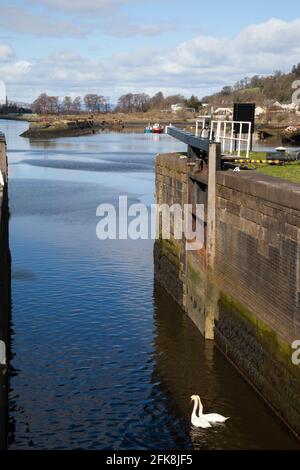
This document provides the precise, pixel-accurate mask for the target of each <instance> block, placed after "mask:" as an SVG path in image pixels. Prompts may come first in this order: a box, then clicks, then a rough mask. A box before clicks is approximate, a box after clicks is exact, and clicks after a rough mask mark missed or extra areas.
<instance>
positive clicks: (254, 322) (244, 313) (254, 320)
mask: <svg viewBox="0 0 300 470" xmlns="http://www.w3.org/2000/svg"><path fill="white" fill-rule="evenodd" d="M219 304H220V310H221V311H222V312H223V313H224V314H226V313H230V314H234V315H237V316H241V317H242V318H243V319H244V320H246V321H247V323H248V324H249V326H250V327H251V328H252V330H253V334H254V335H255V337H256V338H257V340H258V341H259V342H260V343H261V344H262V346H263V348H264V349H265V350H266V351H267V352H268V353H269V354H271V355H272V356H273V357H274V358H276V360H277V361H280V362H281V363H282V364H283V365H284V367H286V368H287V369H288V370H289V371H290V372H291V373H292V374H293V376H294V377H295V378H297V379H299V380H300V366H296V365H294V364H293V363H292V354H293V352H294V350H293V349H292V346H291V344H289V343H288V342H286V341H284V340H283V339H282V338H280V337H279V336H278V335H277V334H276V332H275V331H274V330H273V329H272V328H271V327H269V326H268V325H267V324H266V323H264V322H263V321H262V320H260V319H259V318H258V317H257V316H256V315H255V314H254V313H252V312H251V311H250V310H248V309H247V308H245V307H244V306H243V305H241V304H240V303H238V302H236V301H235V300H234V299H233V298H232V297H229V296H228V295H227V294H225V293H224V292H222V293H221V295H220V300H219Z"/></svg>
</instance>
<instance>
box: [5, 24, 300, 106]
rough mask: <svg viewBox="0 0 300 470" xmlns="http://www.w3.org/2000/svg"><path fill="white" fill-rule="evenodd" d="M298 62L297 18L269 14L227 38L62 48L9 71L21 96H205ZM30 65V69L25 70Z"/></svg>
mask: <svg viewBox="0 0 300 470" xmlns="http://www.w3.org/2000/svg"><path fill="white" fill-rule="evenodd" d="M282 43H283V44H284V47H283V46H282ZM298 62H300V19H296V20H293V21H290V22H285V21H282V20H277V19H271V20H269V21H267V22H265V23H261V24H256V25H250V26H249V27H247V28H245V29H244V30H243V31H242V32H240V33H239V34H238V35H237V36H236V37H234V38H231V39H229V38H227V37H224V38H221V37H214V36H211V35H210V36H209V35H205V34H203V33H202V34H201V35H199V36H197V37H195V38H193V39H191V40H189V41H185V42H182V43H179V44H177V45H175V46H174V48H173V49H170V48H165V49H160V50H159V51H157V49H153V50H149V49H146V48H143V49H138V50H135V51H131V50H129V51H128V53H127V54H124V53H122V54H121V53H120V54H118V55H115V56H114V57H111V58H109V59H101V58H97V57H94V58H93V59H88V58H84V57H81V56H80V55H79V54H77V53H74V52H72V51H71V52H70V51H60V52H58V53H57V54H56V55H52V56H48V57H45V58H43V59H38V60H35V61H32V63H31V64H30V65H27V69H26V66H24V69H23V76H22V80H20V81H19V82H18V76H19V75H18V73H17V72H18V67H17V66H16V64H15V65H13V63H12V70H11V71H10V73H11V76H13V74H14V72H15V78H14V80H13V83H16V85H17V84H18V85H19V86H18V96H17V98H18V99H22V100H24V101H26V99H27V96H26V94H27V93H28V94H30V99H33V98H34V97H35V95H37V94H38V93H40V92H42V91H47V92H49V93H54V94H57V95H60V96H62V95H64V94H71V93H77V94H84V93H86V92H88V91H96V92H99V93H102V94H105V95H107V96H110V97H111V98H112V99H113V100H115V99H116V97H117V96H118V95H119V94H122V93H125V92H129V91H133V92H139V91H145V92H151V93H153V92H155V91H158V90H160V89H162V90H165V91H166V92H167V93H178V92H180V93H184V94H186V95H188V94H192V93H196V94H198V95H199V96H203V95H205V94H207V93H210V92H212V91H214V90H218V89H219V88H220V87H222V86H224V85H226V84H233V83H234V82H235V81H237V80H239V79H241V78H243V77H245V76H246V75H248V76H251V75H254V74H268V73H271V72H273V71H274V70H276V69H283V70H290V69H291V67H292V65H293V64H294V63H298ZM19 67H20V66H19ZM28 68H30V73H26V70H28ZM21 69H22V67H21ZM19 72H20V70H19ZM20 73H21V72H20ZM20 76H21V75H20ZM15 89H17V88H15ZM22 90H23V91H22ZM20 93H23V95H22V96H20Z"/></svg>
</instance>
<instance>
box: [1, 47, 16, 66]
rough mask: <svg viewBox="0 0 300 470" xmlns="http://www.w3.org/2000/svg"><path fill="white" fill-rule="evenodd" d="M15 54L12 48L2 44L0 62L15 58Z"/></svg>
mask: <svg viewBox="0 0 300 470" xmlns="http://www.w3.org/2000/svg"><path fill="white" fill-rule="evenodd" d="M14 55H15V53H14V50H13V48H12V47H11V46H9V45H7V44H0V61H1V62H3V61H6V60H9V59H11V58H12V57H14Z"/></svg>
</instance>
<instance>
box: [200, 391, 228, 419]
mask: <svg viewBox="0 0 300 470" xmlns="http://www.w3.org/2000/svg"><path fill="white" fill-rule="evenodd" d="M194 396H195V395H194ZM196 399H197V402H198V405H199V417H201V418H202V417H203V418H204V419H207V421H209V422H210V423H225V421H227V419H229V418H226V417H225V416H222V415H219V414H218V413H208V414H204V413H203V406H202V402H201V399H200V397H199V395H196Z"/></svg>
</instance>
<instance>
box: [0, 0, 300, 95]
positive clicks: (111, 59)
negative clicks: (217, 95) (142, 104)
mask: <svg viewBox="0 0 300 470" xmlns="http://www.w3.org/2000/svg"><path fill="white" fill-rule="evenodd" d="M298 5H299V4H298V2H296V1H294V0H286V1H285V2H274V1H270V0H265V1H264V2H263V1H261V0H260V1H258V0H252V2H240V1H235V0H234V1H230V2H229V1H227V2H224V1H220V0H215V1H214V2H207V1H206V2H203V1H196V0H185V1H183V0H180V1H178V0H163V1H162V0H160V1H158V0H151V1H149V0H147V1H145V0H85V1H83V0H80V1H78V0H27V1H24V0H11V1H10V2H9V3H8V2H7V1H4V0H0V6H1V16H0V26H1V29H0V79H1V80H3V81H5V83H6V87H7V93H8V96H9V98H10V99H17V100H21V101H31V100H33V99H34V98H35V97H36V96H37V95H38V94H39V93H41V92H43V91H46V92H47V93H49V94H54V95H57V96H64V95H66V94H69V95H71V96H76V95H83V94H85V93H87V92H97V93H99V94H103V95H105V96H109V97H110V98H111V100H112V101H113V102H115V101H116V99H117V97H118V96H120V95H121V94H123V93H127V92H130V91H132V92H142V91H145V92H147V93H149V94H154V93H156V92H157V91H159V90H162V91H163V92H164V93H166V94H172V93H182V94H184V95H186V96H189V95H191V94H192V93H193V94H197V95H198V96H199V97H202V96H204V95H206V94H208V93H211V92H214V91H217V90H219V89H220V87H222V86H224V85H230V84H233V83H234V82H235V81H237V80H239V79H241V78H243V77H245V76H247V75H253V74H256V73H258V74H268V73H271V72H273V71H274V70H277V69H281V70H283V71H287V70H290V68H291V66H292V65H293V64H294V63H298V62H300V13H299V15H298V17H297V11H298V10H299V6H298Z"/></svg>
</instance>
